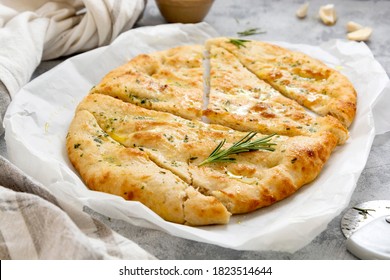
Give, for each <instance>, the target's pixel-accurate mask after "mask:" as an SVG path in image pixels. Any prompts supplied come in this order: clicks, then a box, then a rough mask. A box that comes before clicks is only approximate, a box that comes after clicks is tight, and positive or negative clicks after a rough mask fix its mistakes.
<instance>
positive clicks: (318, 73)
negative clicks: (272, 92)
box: [206, 38, 356, 127]
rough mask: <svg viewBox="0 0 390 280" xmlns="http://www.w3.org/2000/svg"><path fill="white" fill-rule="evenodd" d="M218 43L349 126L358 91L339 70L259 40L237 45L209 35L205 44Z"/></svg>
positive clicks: (294, 95)
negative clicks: (211, 37)
mask: <svg viewBox="0 0 390 280" xmlns="http://www.w3.org/2000/svg"><path fill="white" fill-rule="evenodd" d="M211 46H218V47H222V48H224V49H226V50H227V51H229V52H231V53H232V54H234V55H235V56H236V57H238V59H239V60H240V61H241V63H242V64H243V65H244V66H245V67H247V68H248V69H249V70H250V71H252V72H253V73H254V74H256V75H257V76H258V77H259V78H260V79H262V80H264V81H266V82H267V83H269V84H270V85H272V86H273V87H274V88H275V89H277V90H278V91H280V92H281V93H282V94H284V95H285V96H287V97H289V98H291V99H293V100H295V101H297V102H298V103H299V104H301V105H303V106H305V107H306V108H309V109H310V110H312V111H313V112H315V113H317V114H319V115H321V116H325V115H328V114H329V115H331V116H333V117H335V118H337V119H338V120H339V121H341V122H342V123H343V124H344V125H345V126H346V127H349V126H350V124H351V123H352V121H353V119H354V117H355V114H356V91H355V89H354V87H353V86H352V84H351V83H350V81H349V80H348V79H347V78H346V77H345V76H344V75H342V74H341V73H339V72H338V71H336V70H334V69H331V68H330V67H327V66H326V65H325V64H324V63H322V62H321V61H319V60H317V59H314V58H312V57H309V56H307V55H305V54H303V53H301V52H294V51H290V50H287V49H285V48H282V47H279V46H276V45H273V44H269V43H265V42H259V41H248V42H244V46H241V47H238V46H236V45H234V44H232V43H230V39H229V38H215V39H210V40H209V41H208V42H207V43H206V47H207V48H208V49H210V47H211Z"/></svg>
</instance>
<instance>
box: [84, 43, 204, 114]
mask: <svg viewBox="0 0 390 280" xmlns="http://www.w3.org/2000/svg"><path fill="white" fill-rule="evenodd" d="M203 52H204V47H203V46H199V45H194V46H181V47H176V48H172V49H168V50H165V51H160V52H155V53H152V54H141V55H138V56H136V57H135V58H133V59H131V60H130V61H129V62H128V63H126V64H124V65H122V66H120V67H118V68H116V69H114V70H112V71H111V72H109V73H108V74H107V75H106V76H105V77H104V78H103V79H102V80H101V81H100V83H98V84H97V85H96V86H94V87H93V88H92V89H91V91H90V93H101V94H106V95H110V96H113V97H117V98H120V99H121V100H123V101H126V102H130V103H133V104H136V105H138V106H141V107H144V108H148V109H153V110H157V111H162V112H170V113H173V114H175V115H178V116H182V117H184V118H187V119H200V118H201V116H202V103H203V100H202V98H203V66H202V61H203Z"/></svg>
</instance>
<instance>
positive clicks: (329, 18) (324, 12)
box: [318, 4, 337, 25]
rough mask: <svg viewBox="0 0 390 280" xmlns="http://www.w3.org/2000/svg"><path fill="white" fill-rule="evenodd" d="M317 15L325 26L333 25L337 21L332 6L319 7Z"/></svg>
mask: <svg viewBox="0 0 390 280" xmlns="http://www.w3.org/2000/svg"><path fill="white" fill-rule="evenodd" d="M318 15H319V17H320V19H321V20H322V22H323V23H324V24H326V25H333V24H335V23H336V21H337V16H336V9H335V8H334V5H333V4H328V5H325V6H321V7H320V10H319V12H318Z"/></svg>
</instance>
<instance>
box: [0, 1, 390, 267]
mask: <svg viewBox="0 0 390 280" xmlns="http://www.w3.org/2000/svg"><path fill="white" fill-rule="evenodd" d="M302 3H304V1H296V0H293V1H289V0H278V1H267V0H241V1H237V0H236V1H234V0H216V1H215V2H214V4H213V6H212V8H211V10H210V12H209V14H208V15H207V17H206V18H205V19H204V21H205V22H207V23H209V24H210V25H211V26H213V27H214V28H215V29H216V30H217V31H218V32H219V33H220V34H221V35H225V36H236V32H238V31H243V30H246V29H248V28H253V27H258V28H261V29H262V30H264V31H266V32H265V33H263V34H258V35H255V36H252V37H251V38H252V39H257V40H270V41H286V42H291V43H303V44H310V45H319V44H321V43H323V42H326V41H328V40H331V39H341V38H345V36H346V28H345V25H346V23H347V22H348V21H356V22H358V23H360V24H362V25H364V26H370V27H372V28H373V29H374V32H373V34H372V36H371V39H370V41H369V42H367V45H368V46H369V47H370V49H371V50H372V52H373V53H374V55H375V58H376V59H377V60H378V61H379V62H380V63H381V65H382V66H383V67H384V68H385V70H386V72H387V73H388V74H390V47H389V46H390V17H389V14H390V1H386V0H382V1H380V0H375V1H364V0H346V1H344V0H343V1H334V2H333V3H334V4H335V7H336V10H337V14H338V21H337V23H336V24H335V25H334V26H325V25H324V24H322V23H321V22H320V21H319V20H318V18H317V13H318V9H319V7H320V6H321V5H325V4H328V3H332V2H328V1H321V0H312V1H310V8H309V12H308V16H307V17H306V18H305V19H303V20H299V19H297V18H296V17H295V11H296V9H297V8H298V7H299V6H300V5H301V4H302ZM163 23H165V21H164V19H163V18H162V17H161V15H160V13H159V11H158V9H157V7H156V5H155V2H154V1H153V0H149V1H148V5H147V8H146V11H145V13H144V16H143V18H142V19H141V21H140V22H139V23H138V26H146V25H157V24H163ZM61 61H62V60H61V59H60V60H55V61H49V62H44V63H42V64H41V65H40V67H39V68H38V69H37V71H36V72H35V74H34V77H36V76H38V75H40V74H42V73H44V72H45V71H47V70H49V69H50V68H52V67H53V66H54V65H56V64H58V63H59V62H61ZM389 98H390V97H389ZM3 138H4V135H3V136H1V137H0V153H1V154H2V155H6V148H5V144H4V139H3ZM389 169H390V133H387V134H384V135H379V136H377V137H376V138H375V140H374V143H373V145H372V149H371V153H370V155H369V158H368V161H367V164H366V167H365V168H364V170H363V172H362V174H361V176H360V178H359V180H358V183H357V186H356V189H355V191H354V193H353V195H352V198H351V201H350V205H349V207H348V208H350V207H352V206H354V205H356V204H358V203H360V202H365V201H370V200H383V199H385V200H390V172H389ZM348 208H347V209H348ZM347 209H345V210H344V211H343V212H342V213H341V214H340V215H339V216H337V217H336V218H334V219H333V220H332V221H331V222H330V223H329V224H328V226H327V228H326V230H325V231H323V232H322V233H321V234H319V235H318V236H317V237H316V238H315V239H314V240H312V241H311V242H310V244H308V245H307V246H305V247H304V248H302V249H300V250H298V251H297V252H295V253H285V252H273V251H237V250H231V249H226V248H222V247H219V246H215V245H210V244H205V243H199V242H195V241H190V240H185V239H182V238H178V237H174V236H170V235H168V234H166V233H163V232H160V231H156V230H150V229H144V228H139V227H136V226H133V225H129V224H127V223H124V222H122V221H118V220H112V219H108V218H106V217H103V216H101V215H99V214H97V213H92V215H94V216H95V217H97V218H98V219H100V220H101V221H103V222H105V223H106V224H108V225H110V226H111V227H112V228H113V229H115V230H116V231H118V232H119V233H120V234H122V235H124V236H127V237H129V238H130V239H132V240H134V241H135V242H136V243H138V244H139V245H140V246H141V247H143V248H144V249H146V250H147V251H149V252H150V253H151V254H153V255H155V256H156V257H157V258H160V259H356V258H355V257H354V256H353V255H351V254H350V253H349V252H348V251H347V250H346V244H345V241H346V239H345V237H344V236H343V234H342V232H341V229H340V221H341V218H342V216H343V214H344V213H345V211H346V210H347Z"/></svg>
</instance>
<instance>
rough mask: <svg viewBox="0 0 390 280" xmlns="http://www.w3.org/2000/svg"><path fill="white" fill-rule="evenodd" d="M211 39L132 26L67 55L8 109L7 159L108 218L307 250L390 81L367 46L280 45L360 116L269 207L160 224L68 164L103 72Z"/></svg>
mask: <svg viewBox="0 0 390 280" xmlns="http://www.w3.org/2000/svg"><path fill="white" fill-rule="evenodd" d="M215 36H218V34H216V32H215V31H214V30H213V29H212V28H211V27H210V26H209V25H207V24H205V23H201V24H197V25H181V24H170V25H162V26H157V27H145V28H139V29H134V30H131V31H129V32H126V33H124V34H122V35H121V36H120V37H118V39H117V40H116V41H115V42H114V43H113V44H112V45H110V46H108V47H104V48H99V49H96V50H93V51H90V52H87V53H84V54H81V55H78V56H75V57H73V58H70V59H68V60H67V61H65V62H64V63H62V64H60V65H58V66H57V67H55V68H53V69H52V70H50V71H48V72H46V73H45V74H43V75H41V76H39V77H38V78H37V79H35V80H33V81H32V82H30V83H29V84H28V85H26V86H25V87H24V88H23V89H22V90H21V91H20V92H19V93H18V94H17V95H16V97H15V98H14V100H13V101H12V103H11V105H10V106H9V108H8V111H7V113H6V116H5V120H4V125H5V129H6V135H5V139H6V143H7V149H8V155H9V158H10V160H11V161H12V162H13V163H14V164H16V165H17V166H18V167H19V168H21V169H22V170H23V171H25V172H26V173H27V174H29V175H30V176H32V177H34V178H35V179H36V180H38V181H39V182H41V183H43V184H44V185H45V186H46V187H47V188H48V189H50V191H51V192H52V193H53V194H54V195H55V196H57V197H58V198H61V199H66V200H67V201H68V202H70V203H72V204H73V205H75V206H77V207H79V209H82V208H83V206H88V207H91V208H92V209H94V210H95V211H98V212H100V213H102V214H104V215H107V216H110V217H112V218H118V219H123V220H125V221H127V222H129V223H133V224H136V225H139V226H144V227H150V228H155V229H160V230H163V231H165V232H168V233H170V234H172V235H175V236H179V237H183V238H187V239H192V240H197V241H202V242H208V243H212V244H216V245H220V246H224V247H229V248H235V249H242V250H244V249H245V250H281V251H288V252H293V251H295V250H297V249H299V248H301V247H303V246H304V245H306V244H307V243H309V242H310V241H311V240H312V239H313V238H314V237H315V236H316V235H318V234H319V233H320V232H321V231H322V230H324V229H325V228H326V225H327V224H328V222H329V221H331V220H332V219H333V218H334V217H335V216H337V215H338V214H339V213H340V212H341V211H342V210H343V209H344V208H345V207H346V206H347V205H348V202H349V200H350V197H351V194H352V192H353V191H354V189H355V186H356V182H357V180H358V177H359V175H360V173H361V171H362V169H363V168H364V166H365V163H366V160H367V157H368V154H369V151H370V148H371V144H372V141H373V138H374V136H375V128H374V123H373V114H372V110H373V109H372V108H373V106H374V102H375V100H377V98H378V97H379V96H380V95H381V93H382V92H383V91H384V88H385V86H386V84H387V83H388V77H387V75H386V72H385V71H384V70H383V68H382V67H381V66H380V65H379V63H378V62H377V61H376V60H375V59H374V57H373V55H372V53H371V52H370V50H369V49H368V48H367V46H366V45H365V44H358V43H354V42H345V41H332V42H329V43H327V44H325V45H323V46H320V47H313V46H307V45H291V44H287V43H281V42H279V43H278V44H280V45H283V46H285V47H288V48H291V49H295V50H300V51H303V52H305V53H307V54H309V55H312V56H314V57H316V58H319V59H322V60H323V61H325V62H326V63H327V64H328V65H330V66H331V67H335V68H336V69H338V70H340V71H341V72H343V73H344V74H345V75H347V76H348V77H349V78H350V80H351V81H352V82H353V84H354V86H355V87H356V89H357V92H358V98H359V99H358V100H359V101H358V111H357V116H356V119H355V121H354V123H353V125H352V126H351V130H350V139H349V140H348V142H347V143H346V144H345V145H343V146H341V147H338V148H337V149H336V151H335V152H334V154H333V155H332V157H331V159H330V160H329V162H328V163H327V164H326V166H325V167H324V169H323V171H322V172H321V174H320V176H319V177H318V178H317V179H316V180H315V181H314V182H313V183H311V184H309V185H307V186H304V187H303V188H302V189H300V190H299V191H298V192H297V193H296V194H294V195H293V196H291V197H289V198H287V199H285V200H284V201H282V202H279V203H277V204H275V205H273V206H271V207H268V208H265V209H261V210H258V211H255V212H254V213H251V214H248V215H239V216H235V217H232V219H231V222H230V223H229V224H228V225H221V226H205V227H198V228H195V227H188V226H183V225H178V224H173V223H169V222H166V221H164V220H162V219H161V218H160V217H159V216H157V215H156V214H155V213H153V212H152V211H150V210H149V209H148V208H146V207H144V206H143V205H142V204H140V203H137V202H131V201H125V200H123V199H122V198H120V197H116V196H113V195H110V194H106V193H99V192H94V191H90V190H88V189H87V188H86V186H85V185H84V184H83V182H82V181H81V180H80V178H79V176H78V174H77V173H76V172H75V170H74V169H73V167H72V166H71V164H70V162H69V160H68V157H67V153H66V149H65V137H66V134H67V131H68V125H69V123H70V121H71V120H72V118H73V114H74V111H75V108H76V106H77V105H78V103H79V102H80V101H81V99H82V98H83V97H84V96H85V95H86V94H87V92H88V90H89V89H90V88H91V87H92V86H93V85H95V84H96V83H98V81H99V80H100V79H101V78H102V77H103V76H104V75H105V74H106V73H107V72H108V71H109V70H111V69H113V68H114V67H116V66H119V65H121V64H123V63H124V62H125V61H127V60H128V59H130V58H132V57H134V56H135V55H137V54H139V53H147V52H152V51H156V50H162V49H167V48H170V47H174V46H177V45H183V44H196V43H200V44H202V43H204V41H205V40H206V39H207V38H210V37H215ZM386 90H388V88H387V89H386ZM381 104H382V103H381ZM383 108H385V107H383ZM379 111H380V114H379V115H378V116H376V118H378V119H382V118H387V119H388V118H389V112H388V111H389V110H379ZM388 130H390V128H389V124H386V125H384V126H382V127H381V131H382V132H384V131H388Z"/></svg>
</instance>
